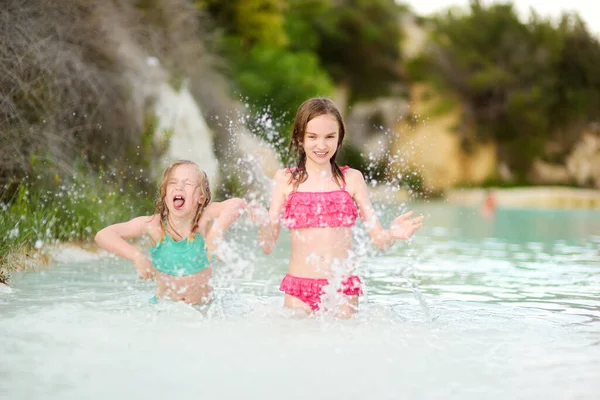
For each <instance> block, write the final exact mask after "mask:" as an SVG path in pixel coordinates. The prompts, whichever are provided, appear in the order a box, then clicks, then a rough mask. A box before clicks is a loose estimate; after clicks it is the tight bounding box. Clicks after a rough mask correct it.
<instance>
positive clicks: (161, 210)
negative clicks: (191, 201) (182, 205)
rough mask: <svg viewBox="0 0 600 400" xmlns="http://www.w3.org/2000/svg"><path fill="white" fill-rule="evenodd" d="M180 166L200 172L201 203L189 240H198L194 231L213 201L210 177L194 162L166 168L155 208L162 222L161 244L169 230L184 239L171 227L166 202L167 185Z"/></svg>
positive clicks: (174, 163)
mask: <svg viewBox="0 0 600 400" xmlns="http://www.w3.org/2000/svg"><path fill="white" fill-rule="evenodd" d="M180 165H193V166H194V167H195V168H196V170H197V171H198V178H199V181H200V182H199V183H198V188H200V196H201V202H200V203H199V204H198V208H196V214H195V215H194V220H193V222H192V230H191V231H190V234H189V236H188V240H194V239H195V238H196V235H195V234H194V231H195V230H196V227H197V225H198V221H199V220H200V217H201V216H202V211H204V208H206V206H207V205H208V203H210V200H211V193H210V185H209V182H208V176H207V175H206V172H204V171H202V170H201V169H200V167H199V166H198V165H197V164H196V163H195V162H193V161H189V160H179V161H175V162H172V163H171V164H170V165H169V166H168V167H167V168H165V170H164V172H163V176H162V180H161V182H160V184H159V185H158V198H157V199H156V203H155V207H156V210H155V213H156V214H158V215H159V216H160V221H161V224H160V241H161V242H162V241H163V240H164V239H165V236H166V233H167V232H166V229H169V228H170V229H171V230H172V231H173V232H175V234H176V235H177V236H179V237H180V238H182V237H183V236H181V235H180V234H179V232H177V230H176V229H175V228H174V227H173V225H171V222H170V221H169V209H168V208H167V204H166V202H165V198H166V197H167V183H168V182H169V178H170V177H171V173H172V172H173V171H174V170H175V168H177V167H179V166H180ZM165 228H166V229H165Z"/></svg>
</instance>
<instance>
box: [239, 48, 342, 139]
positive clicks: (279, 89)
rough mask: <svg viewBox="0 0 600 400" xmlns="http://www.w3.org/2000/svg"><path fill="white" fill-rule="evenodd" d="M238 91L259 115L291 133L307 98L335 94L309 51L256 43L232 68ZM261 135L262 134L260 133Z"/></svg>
mask: <svg viewBox="0 0 600 400" xmlns="http://www.w3.org/2000/svg"><path fill="white" fill-rule="evenodd" d="M232 68H233V70H232V73H233V75H234V76H235V80H236V82H237V85H238V88H239V90H240V92H241V94H242V96H243V97H245V98H247V99H248V100H249V101H248V104H250V107H251V109H252V111H254V113H255V114H256V115H261V114H262V113H264V112H268V113H269V114H270V115H271V117H272V118H274V119H275V120H276V121H280V123H281V125H282V129H283V131H284V132H286V133H287V132H288V131H289V127H290V125H291V123H292V121H293V118H294V113H295V110H296V108H298V106H299V105H300V104H301V103H302V102H303V101H304V100H306V99H307V98H309V97H313V96H324V95H328V94H330V93H331V92H332V89H333V85H332V83H331V80H330V79H329V77H328V75H327V73H326V72H325V71H323V70H322V69H321V67H320V66H319V60H318V59H317V57H316V56H315V55H314V54H311V53H309V52H291V51H289V50H286V49H284V48H276V47H272V46H269V45H266V44H262V43H261V44H257V45H255V46H253V47H252V48H251V49H250V51H248V52H247V53H245V54H239V58H236V60H235V62H234V63H233V66H232ZM258 132H260V131H258Z"/></svg>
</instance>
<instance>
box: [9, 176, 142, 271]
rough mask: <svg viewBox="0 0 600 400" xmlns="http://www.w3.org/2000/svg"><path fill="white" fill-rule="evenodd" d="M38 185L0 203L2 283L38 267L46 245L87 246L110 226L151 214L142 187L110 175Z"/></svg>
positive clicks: (25, 187)
mask: <svg viewBox="0 0 600 400" xmlns="http://www.w3.org/2000/svg"><path fill="white" fill-rule="evenodd" d="M34 183H36V182H34ZM34 183H21V184H20V185H19V186H18V188H17V190H16V191H15V193H14V195H13V196H12V198H10V199H9V200H8V201H7V202H3V203H0V209H1V211H2V212H1V213H0V237H2V238H3V240H2V241H1V242H0V282H6V281H7V280H8V278H9V276H10V273H11V272H14V271H18V270H21V269H23V268H24V267H26V265H27V263H28V261H33V262H34V263H35V262H40V261H39V260H40V258H39V257H38V256H40V255H42V256H43V255H44V250H45V249H46V248H47V246H48V245H52V244H55V243H60V242H71V241H83V242H85V241H89V240H91V239H92V238H93V237H94V235H95V234H96V232H97V231H98V230H100V229H101V228H103V227H104V226H106V225H109V224H112V223H115V222H119V221H126V220H129V219H131V218H133V217H135V216H139V215H146V214H150V213H152V210H153V205H152V204H153V197H152V195H149V194H148V191H147V190H145V189H140V187H141V186H142V185H140V184H139V183H138V182H135V181H133V182H132V181H131V180H122V179H115V177H113V176H110V175H104V176H96V177H90V176H80V177H78V176H76V177H74V178H73V179H72V180H71V181H70V182H68V183H62V182H58V181H56V182H55V185H54V186H52V187H47V188H44V189H41V188H39V187H36V186H40V184H39V183H37V184H34ZM46 186H47V185H46ZM36 260H38V261H36Z"/></svg>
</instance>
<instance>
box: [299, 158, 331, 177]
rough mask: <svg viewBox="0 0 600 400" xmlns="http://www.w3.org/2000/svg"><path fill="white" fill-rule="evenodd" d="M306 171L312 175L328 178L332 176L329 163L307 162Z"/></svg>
mask: <svg viewBox="0 0 600 400" xmlns="http://www.w3.org/2000/svg"><path fill="white" fill-rule="evenodd" d="M305 168H306V173H307V174H308V175H310V176H313V177H323V178H326V179H327V178H330V177H332V176H333V171H332V168H331V164H326V165H318V164H314V163H309V162H307V163H306V165H305Z"/></svg>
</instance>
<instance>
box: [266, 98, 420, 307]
mask: <svg viewBox="0 0 600 400" xmlns="http://www.w3.org/2000/svg"><path fill="white" fill-rule="evenodd" d="M344 136H345V127H344V122H343V120H342V117H341V115H340V112H339V111H338V109H337V108H336V106H335V105H334V104H333V102H332V101H331V100H329V99H326V98H312V99H309V100H307V101H305V102H304V103H303V104H302V105H301V106H300V107H299V109H298V112H297V114H296V119H295V121H294V125H293V131H292V138H291V141H290V151H291V152H292V154H293V155H294V156H295V159H296V166H295V167H293V168H285V169H281V170H279V171H277V173H276V174H275V178H274V180H275V184H274V187H273V192H272V196H271V206H270V210H269V218H268V220H270V221H268V222H267V221H265V224H264V225H263V227H262V228H261V229H260V231H259V243H260V246H261V249H262V251H263V252H264V253H266V254H269V253H271V252H272V251H273V248H274V246H275V244H276V242H277V238H278V237H279V232H280V230H281V225H284V226H285V227H287V228H289V229H290V236H291V253H290V257H289V266H288V272H287V274H286V275H285V277H284V278H283V280H282V282H281V284H280V290H281V291H283V292H284V293H285V300H284V305H285V306H286V307H289V308H294V309H302V310H305V311H307V312H309V313H310V312H312V311H315V310H318V309H320V308H321V305H322V296H323V295H324V294H325V293H326V291H327V288H329V289H333V290H329V291H327V292H328V293H331V292H333V293H334V294H336V293H337V294H338V295H339V296H338V297H339V298H340V299H339V301H337V302H336V303H337V304H335V306H334V307H335V308H336V310H335V311H336V312H337V313H338V315H340V316H342V317H348V316H350V315H351V314H352V313H353V312H354V311H355V310H356V309H357V307H358V296H359V294H361V293H362V289H361V281H360V278H359V277H358V276H357V275H355V274H354V272H353V267H352V260H351V257H350V255H351V249H352V229H351V228H352V226H354V224H355V221H356V218H357V217H358V216H360V218H361V220H362V221H363V224H364V226H365V228H366V229H367V231H368V234H369V237H370V238H371V240H372V242H373V244H374V245H375V247H377V248H379V249H382V250H385V249H387V248H388V247H390V246H391V245H392V244H393V243H394V242H395V241H396V240H397V239H408V238H409V237H411V236H412V234H413V233H414V232H415V231H416V230H417V229H419V228H420V227H421V226H422V222H423V217H418V218H412V212H409V213H406V214H403V215H401V216H399V217H397V218H396V219H394V220H393V221H392V223H391V225H390V228H389V229H384V228H383V227H382V226H381V223H380V222H379V220H378V218H377V216H376V214H375V210H374V208H373V206H372V204H371V201H370V200H369V194H368V190H367V185H366V183H365V180H364V178H363V175H362V174H361V172H360V171H358V170H355V169H352V168H349V167H347V166H345V167H340V166H339V165H338V164H337V162H336V161H335V158H336V155H337V154H338V151H339V150H340V148H341V147H342V142H343V140H344ZM336 278H337V279H336ZM333 297H335V296H333Z"/></svg>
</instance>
